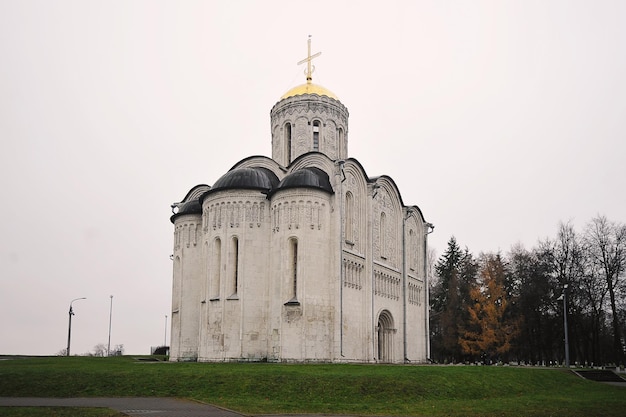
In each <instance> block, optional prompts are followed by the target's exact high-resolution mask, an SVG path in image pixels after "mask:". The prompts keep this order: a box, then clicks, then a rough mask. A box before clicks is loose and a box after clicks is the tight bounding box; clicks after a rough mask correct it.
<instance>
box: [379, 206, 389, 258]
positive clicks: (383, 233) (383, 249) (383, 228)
mask: <svg viewBox="0 0 626 417" xmlns="http://www.w3.org/2000/svg"><path fill="white" fill-rule="evenodd" d="M378 233H379V236H378V240H379V244H380V257H381V258H383V259H387V216H386V215H385V213H380V230H379V231H378Z"/></svg>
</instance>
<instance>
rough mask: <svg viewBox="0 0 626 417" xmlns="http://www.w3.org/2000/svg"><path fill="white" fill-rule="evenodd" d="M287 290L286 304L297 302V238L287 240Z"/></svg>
mask: <svg viewBox="0 0 626 417" xmlns="http://www.w3.org/2000/svg"><path fill="white" fill-rule="evenodd" d="M288 256H289V257H288V259H289V269H288V277H289V282H288V290H289V292H290V299H289V301H287V304H298V239H295V238H294V239H290V240H289V254H288Z"/></svg>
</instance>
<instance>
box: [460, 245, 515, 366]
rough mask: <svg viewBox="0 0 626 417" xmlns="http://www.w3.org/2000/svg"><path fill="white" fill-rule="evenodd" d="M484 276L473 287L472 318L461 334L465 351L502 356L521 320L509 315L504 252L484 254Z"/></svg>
mask: <svg viewBox="0 0 626 417" xmlns="http://www.w3.org/2000/svg"><path fill="white" fill-rule="evenodd" d="M481 261H482V262H481V267H480V277H479V280H478V281H477V282H475V283H474V284H473V285H472V288H471V289H470V299H471V300H472V303H471V304H470V306H469V307H468V308H467V311H468V313H469V319H468V321H467V322H466V323H465V324H464V325H463V328H462V329H461V331H460V335H459V345H460V346H461V349H462V351H463V353H465V354H467V355H470V356H472V357H473V358H474V359H476V358H479V357H481V358H483V359H486V360H491V359H492V358H502V356H504V355H506V353H507V352H508V351H509V350H510V349H511V342H512V340H513V338H514V337H515V336H516V335H517V334H518V332H519V319H514V318H512V317H510V316H509V314H507V313H508V307H509V302H510V299H509V298H510V297H509V295H508V294H507V291H506V286H505V279H506V270H505V266H504V264H503V262H502V259H501V258H500V255H499V254H498V255H494V254H486V255H483V256H482V259H481Z"/></svg>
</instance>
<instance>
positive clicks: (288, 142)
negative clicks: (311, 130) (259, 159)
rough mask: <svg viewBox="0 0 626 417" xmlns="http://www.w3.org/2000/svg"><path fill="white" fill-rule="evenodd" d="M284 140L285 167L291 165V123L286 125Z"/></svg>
mask: <svg viewBox="0 0 626 417" xmlns="http://www.w3.org/2000/svg"><path fill="white" fill-rule="evenodd" d="M283 138H284V140H285V161H286V163H285V165H289V164H290V163H291V123H285V128H284V131H283Z"/></svg>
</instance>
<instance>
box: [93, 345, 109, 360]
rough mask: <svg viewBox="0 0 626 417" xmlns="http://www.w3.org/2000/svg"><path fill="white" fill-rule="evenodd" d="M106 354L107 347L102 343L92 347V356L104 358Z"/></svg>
mask: <svg viewBox="0 0 626 417" xmlns="http://www.w3.org/2000/svg"><path fill="white" fill-rule="evenodd" d="M106 353H107V347H106V345H105V344H104V343H98V344H97V345H95V346H94V347H93V356H99V357H104V356H106Z"/></svg>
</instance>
